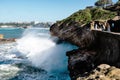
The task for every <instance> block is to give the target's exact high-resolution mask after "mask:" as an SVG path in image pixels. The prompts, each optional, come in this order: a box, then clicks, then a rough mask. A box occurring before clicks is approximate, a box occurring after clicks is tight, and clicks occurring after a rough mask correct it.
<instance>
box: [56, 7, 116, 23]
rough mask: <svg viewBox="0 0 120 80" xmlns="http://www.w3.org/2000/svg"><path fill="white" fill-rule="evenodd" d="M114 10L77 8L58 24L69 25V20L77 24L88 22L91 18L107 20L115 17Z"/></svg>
mask: <svg viewBox="0 0 120 80" xmlns="http://www.w3.org/2000/svg"><path fill="white" fill-rule="evenodd" d="M115 15H116V12H110V11H108V10H104V9H102V8H91V9H84V10H79V11H77V12H75V13H74V14H72V15H71V16H69V17H68V18H66V19H64V20H61V21H58V22H57V23H58V24H62V23H63V24H66V25H69V24H70V23H71V22H77V23H79V25H82V24H86V23H89V22H90V21H92V20H108V19H111V18H113V17H115Z"/></svg>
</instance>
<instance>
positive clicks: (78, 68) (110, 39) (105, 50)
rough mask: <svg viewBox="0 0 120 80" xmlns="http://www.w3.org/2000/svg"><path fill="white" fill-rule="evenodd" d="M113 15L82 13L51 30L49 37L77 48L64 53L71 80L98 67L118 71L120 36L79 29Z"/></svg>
mask: <svg viewBox="0 0 120 80" xmlns="http://www.w3.org/2000/svg"><path fill="white" fill-rule="evenodd" d="M115 15H116V13H114V12H110V11H107V10H103V9H99V8H98V9H96V8H93V9H85V10H80V11H78V12H76V13H74V14H73V15H71V16H70V17H68V18H66V19H64V20H62V21H59V22H57V23H55V24H53V25H52V26H51V28H50V32H51V35H53V36H57V37H59V38H60V39H62V40H66V41H69V42H70V43H72V44H75V45H77V46H78V47H79V49H77V50H72V51H68V52H67V53H66V55H67V56H68V70H69V71H70V77H71V79H72V80H75V79H77V78H78V77H79V78H81V77H85V76H86V75H88V74H89V73H90V72H91V71H92V70H93V69H95V68H96V67H97V66H98V65H100V64H109V65H111V66H116V67H120V60H119V59H120V34H117V33H112V32H102V31H96V30H90V29H88V28H86V27H82V26H83V25H85V24H86V23H89V21H91V20H98V19H103V20H106V19H110V18H112V17H114V16H115ZM78 80H80V79H78Z"/></svg>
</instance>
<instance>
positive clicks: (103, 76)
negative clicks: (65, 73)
mask: <svg viewBox="0 0 120 80" xmlns="http://www.w3.org/2000/svg"><path fill="white" fill-rule="evenodd" d="M98 68H99V69H100V70H98ZM119 74H120V69H118V68H116V67H114V68H113V67H112V66H110V65H107V64H101V65H99V66H98V67H97V68H96V69H94V70H93V71H91V72H90V73H89V74H88V75H87V76H84V77H78V78H77V79H76V80H120V75H119Z"/></svg>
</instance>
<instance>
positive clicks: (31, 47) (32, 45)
mask: <svg viewBox="0 0 120 80" xmlns="http://www.w3.org/2000/svg"><path fill="white" fill-rule="evenodd" d="M39 34H40V33H39ZM44 34H45V35H46V33H44ZM42 35H43V33H42ZM17 43H18V46H17V48H18V50H19V51H20V52H21V53H22V54H23V55H25V56H26V57H28V59H29V60H30V61H31V62H32V64H33V65H34V66H36V67H39V68H42V69H44V70H46V71H47V72H49V73H51V72H52V73H53V72H55V73H56V72H57V73H58V72H65V71H67V57H66V54H65V53H66V51H69V50H72V49H74V48H76V46H73V45H71V44H68V43H62V44H56V43H55V42H53V41H52V39H51V38H49V37H42V36H37V33H33V32H32V33H31V32H29V31H27V34H25V35H24V36H23V38H21V39H20V40H18V41H17Z"/></svg>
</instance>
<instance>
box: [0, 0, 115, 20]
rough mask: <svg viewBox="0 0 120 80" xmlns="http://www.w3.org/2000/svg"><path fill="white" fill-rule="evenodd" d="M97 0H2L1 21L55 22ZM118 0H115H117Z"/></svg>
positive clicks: (0, 1)
mask: <svg viewBox="0 0 120 80" xmlns="http://www.w3.org/2000/svg"><path fill="white" fill-rule="evenodd" d="M96 1H97V0H0V22H17V21H40V22H47V21H49V22H55V21H56V20H61V19H64V18H66V17H68V16H69V15H71V14H72V13H74V12H76V11H78V10H80V9H83V8H85V7H86V6H92V5H94V2H96ZM116 1H117V0H113V2H116Z"/></svg>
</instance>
